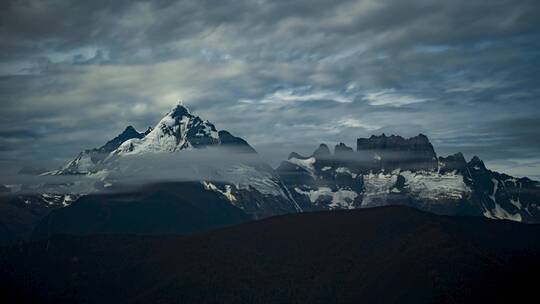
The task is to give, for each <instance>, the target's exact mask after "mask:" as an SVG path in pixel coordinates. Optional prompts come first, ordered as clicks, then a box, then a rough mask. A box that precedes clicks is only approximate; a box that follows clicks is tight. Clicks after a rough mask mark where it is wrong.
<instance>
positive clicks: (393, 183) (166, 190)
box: [0, 103, 540, 244]
mask: <svg viewBox="0 0 540 304" xmlns="http://www.w3.org/2000/svg"><path fill="white" fill-rule="evenodd" d="M25 172H31V171H30V170H26V171H25ZM41 175H42V176H41V177H42V178H43V179H45V180H46V178H48V177H51V178H63V179H67V182H65V181H64V182H55V183H46V182H45V183H40V184H39V185H31V186H28V185H23V186H20V185H7V186H4V187H3V188H2V189H4V190H5V191H4V190H3V194H2V195H0V207H1V208H2V209H3V210H5V211H4V212H0V227H2V229H0V236H1V237H0V239H1V240H2V243H6V244H9V243H13V242H14V241H17V240H20V239H29V238H45V237H48V236H50V235H53V234H57V233H74V234H92V233H104V232H119V233H131V232H135V233H143V234H144V233H151V234H154V233H157V234H159V233H191V232H194V231H204V230H207V229H210V228H212V227H213V228H215V227H220V226H227V225H231V224H236V223H239V222H243V221H247V220H254V219H262V218H266V217H271V216H276V215H282V214H288V213H298V212H308V211H322V210H337V209H357V208H369V207H378V206H387V205H404V206H409V207H414V208H417V209H420V210H424V211H429V212H432V213H437V214H444V215H466V216H481V217H488V218H493V219H504V220H512V221H518V222H524V223H539V222H540V183H539V182H537V181H533V180H530V179H528V178H514V177H512V176H509V175H506V174H503V173H498V172H495V171H491V170H489V169H487V168H486V166H485V165H484V163H483V162H482V160H481V159H480V158H478V157H477V156H475V157H473V158H472V159H470V160H469V161H466V159H465V157H464V155H463V154H461V153H457V154H454V155H450V156H447V157H441V156H439V157H438V156H437V155H436V153H435V150H434V147H433V146H432V144H431V143H430V141H429V139H428V138H427V137H426V136H425V135H422V134H420V135H418V136H415V137H412V138H403V137H401V136H397V135H390V136H386V135H385V134H382V135H380V136H375V135H374V136H371V137H369V138H358V139H357V141H356V148H355V149H353V148H352V147H349V146H347V145H346V144H344V143H340V144H338V145H336V146H335V147H334V151H333V152H332V151H330V148H329V147H328V146H327V145H325V144H321V145H320V146H319V147H318V148H317V149H316V150H315V151H314V152H313V154H312V155H310V156H301V155H299V154H298V153H294V152H292V153H291V154H290V155H289V157H288V159H287V160H285V161H283V162H282V163H281V164H280V165H279V166H278V167H277V168H276V169H273V168H272V167H271V166H269V165H268V164H267V163H266V162H265V161H264V160H263V159H261V158H260V157H259V156H258V154H257V152H256V151H255V149H254V148H253V147H252V146H250V145H249V143H248V142H247V141H245V140H244V139H242V138H240V137H236V136H234V135H232V134H231V133H229V132H228V131H225V130H218V129H216V127H215V126H214V124H212V123H211V122H209V121H207V120H203V119H201V118H200V117H198V116H196V115H194V114H192V113H191V112H190V111H189V109H188V108H187V107H185V106H184V105H183V104H181V103H179V104H177V105H176V106H175V107H174V108H172V109H171V110H170V111H169V112H168V113H167V114H166V115H165V116H164V117H163V118H162V119H161V120H160V121H159V122H158V123H157V124H156V125H155V126H154V127H153V128H148V130H146V131H145V132H138V131H137V130H135V129H134V128H133V127H132V126H128V127H127V128H126V129H125V130H124V131H123V132H122V133H121V134H119V135H118V136H117V137H115V138H114V139H112V140H110V141H108V142H107V143H105V144H104V145H103V146H101V147H99V148H94V149H89V150H85V151H83V152H81V153H79V154H78V155H77V156H76V157H75V158H74V159H73V160H72V161H70V162H69V163H67V164H66V165H65V166H63V167H62V168H61V169H59V170H55V171H49V172H46V173H42V174H41ZM180 176H181V178H180ZM175 178H178V180H175ZM203 201H204V204H206V207H205V208H201V207H200V206H201V204H203V203H201V202H203ZM149 206H150V207H149ZM152 206H153V207H156V206H160V207H156V209H153V211H155V210H163V211H159V212H158V211H156V212H152V211H149V210H152ZM198 206H199V207H198ZM166 210H178V211H174V212H173V211H171V214H177V215H179V216H180V215H181V216H180V218H181V219H182V221H185V222H189V218H190V217H191V216H193V218H197V219H198V221H192V222H193V223H195V222H198V223H199V224H200V223H209V224H203V225H199V224H192V225H191V226H190V225H187V224H186V225H184V223H181V224H178V223H176V224H175V220H174V217H170V216H169V217H167V211H166ZM218 215H219V216H218ZM145 216H146V217H145ZM217 218H219V219H220V220H219V221H216V222H215V224H212V219H217ZM88 219H94V220H95V221H92V220H88ZM145 221H146V223H147V224H144V223H145ZM151 222H159V223H161V224H163V225H157V226H156V227H157V228H155V229H150V227H151V226H152V225H150V224H149V223H151ZM141 225H142V226H141ZM145 225H146V226H145ZM141 227H147V228H148V229H147V230H145V229H142V228H141ZM160 227H161V228H160Z"/></svg>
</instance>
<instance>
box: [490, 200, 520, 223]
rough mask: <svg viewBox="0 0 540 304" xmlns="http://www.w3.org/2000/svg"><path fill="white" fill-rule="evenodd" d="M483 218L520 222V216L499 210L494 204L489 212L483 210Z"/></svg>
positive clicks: (497, 205) (499, 207) (498, 206)
mask: <svg viewBox="0 0 540 304" xmlns="http://www.w3.org/2000/svg"><path fill="white" fill-rule="evenodd" d="M484 216H485V217H488V218H492V219H501V220H510V221H514V222H521V221H522V218H521V214H519V213H516V214H511V213H509V212H508V211H506V210H504V209H503V208H501V206H500V205H499V204H495V208H494V209H491V210H485V211H484Z"/></svg>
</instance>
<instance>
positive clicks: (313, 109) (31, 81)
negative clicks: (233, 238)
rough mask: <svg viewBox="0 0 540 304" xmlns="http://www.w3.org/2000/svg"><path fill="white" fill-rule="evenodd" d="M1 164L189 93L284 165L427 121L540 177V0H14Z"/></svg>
mask: <svg viewBox="0 0 540 304" xmlns="http://www.w3.org/2000/svg"><path fill="white" fill-rule="evenodd" d="M0 41H1V43H0V105H1V111H2V112H1V117H0V165H1V166H2V168H3V169H4V170H11V169H14V168H16V167H18V166H20V165H21V163H25V162H32V163H38V164H39V163H41V164H44V165H46V166H57V165H58V164H61V163H63V162H65V161H66V160H68V159H69V158H71V157H73V156H75V155H76V154H77V153H78V152H79V151H81V150H83V149H86V148H92V147H96V146H100V145H102V144H103V143H104V142H105V141H107V140H108V139H110V138H112V137H114V136H115V135H117V134H118V133H119V132H121V131H122V130H123V129H124V128H125V126H126V125H128V124H132V125H134V126H135V127H136V128H137V129H140V130H143V129H145V128H146V127H147V126H149V125H154V124H155V123H156V122H157V120H159V118H160V117H161V116H163V114H164V113H166V112H167V110H168V109H169V108H170V107H172V106H173V105H174V104H175V103H176V101H177V100H178V99H179V98H181V99H183V100H184V101H185V103H186V104H187V105H188V106H189V107H190V108H191V109H192V110H193V111H194V112H195V113H196V114H197V115H200V116H201V117H203V118H205V119H209V120H210V121H212V122H214V123H215V124H216V126H217V127H218V129H227V130H229V131H231V132H232V133H233V134H235V135H237V136H241V137H243V138H244V139H246V140H247V141H248V142H250V143H251V144H252V145H253V146H254V147H255V148H256V149H257V150H258V151H259V152H260V153H261V154H262V155H263V156H265V157H267V158H268V159H269V160H270V161H271V162H272V164H274V165H275V164H277V162H278V161H279V160H280V159H284V158H286V157H287V154H288V153H289V152H291V151H297V152H301V153H306V154H307V153H309V152H311V151H312V150H314V149H315V148H316V146H317V145H318V144H319V143H320V142H326V143H328V144H335V143H336V142H339V141H343V142H345V143H347V144H348V145H351V146H354V145H355V139H356V138H357V137H365V136H369V135H371V134H380V133H382V132H385V133H386V134H390V133H394V134H401V135H404V136H412V135H416V134H417V133H420V132H421V133H424V134H426V135H428V136H429V137H430V138H431V140H432V142H433V144H434V145H435V148H436V151H437V152H438V153H439V154H443V155H444V154H449V153H455V152H458V151H462V152H464V154H465V156H466V157H467V158H470V157H472V156H473V155H475V154H478V155H479V156H480V157H481V158H482V159H484V160H485V161H486V163H487V164H488V166H490V167H491V168H493V169H497V170H501V171H506V172H507V173H511V174H515V175H518V176H521V175H529V176H535V177H540V127H539V125H538V124H539V121H540V99H539V98H540V76H539V75H540V57H539V55H540V2H539V1H538V0H530V1H526V0H508V1H506V0H452V1H434V0H433V1H427V0H395V1H390V0H388V1H384V0H366V1H337V0H332V1H321V0H306V1H292V0H287V1H265V0H259V1H254V0H249V1H248V0H245V1H244V0H235V1H221V0H219V1H218V0H216V1H205V0H196V1H195V0H194V1H131V0H130V1H107V0H93V1H66V0H53V1H34V0H27V1H1V4H0Z"/></svg>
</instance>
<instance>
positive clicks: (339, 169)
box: [336, 167, 358, 178]
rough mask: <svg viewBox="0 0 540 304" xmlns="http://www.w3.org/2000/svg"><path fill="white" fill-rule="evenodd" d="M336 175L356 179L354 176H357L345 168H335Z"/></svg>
mask: <svg viewBox="0 0 540 304" xmlns="http://www.w3.org/2000/svg"><path fill="white" fill-rule="evenodd" d="M336 173H342V174H349V175H350V176H352V178H356V176H358V174H356V173H352V172H351V170H350V169H349V168H345V167H339V168H337V169H336Z"/></svg>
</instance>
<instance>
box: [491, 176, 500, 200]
mask: <svg viewBox="0 0 540 304" xmlns="http://www.w3.org/2000/svg"><path fill="white" fill-rule="evenodd" d="M491 181H492V182H493V193H491V195H490V196H489V198H490V199H491V200H492V201H493V202H494V203H495V204H497V199H496V198H495V195H496V194H497V189H498V188H499V181H498V180H496V179H494V178H492V179H491Z"/></svg>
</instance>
